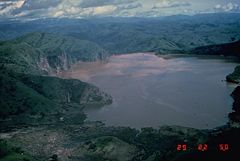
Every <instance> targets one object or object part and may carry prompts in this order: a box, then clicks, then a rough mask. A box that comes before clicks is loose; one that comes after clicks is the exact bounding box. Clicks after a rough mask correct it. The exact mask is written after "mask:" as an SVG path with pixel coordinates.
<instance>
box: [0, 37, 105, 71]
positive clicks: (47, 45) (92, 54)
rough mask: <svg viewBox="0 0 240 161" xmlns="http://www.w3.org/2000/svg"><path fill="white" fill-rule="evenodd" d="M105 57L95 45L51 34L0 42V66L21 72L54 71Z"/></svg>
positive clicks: (102, 51) (101, 50)
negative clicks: (78, 62)
mask: <svg viewBox="0 0 240 161" xmlns="http://www.w3.org/2000/svg"><path fill="white" fill-rule="evenodd" d="M107 55H108V54H107V52H106V51H104V50H103V49H102V48H100V47H99V46H98V45H96V44H95V43H92V42H89V41H84V40H79V39H74V38H71V37H66V36H65V37H64V36H58V35H55V34H45V33H31V34H27V35H25V36H22V37H19V38H17V39H16V40H12V41H5V42H1V43H0V63H3V64H5V65H8V67H10V68H12V69H14V70H18V71H19V72H24V73H39V72H41V73H44V72H45V73H49V72H58V71H61V70H66V69H68V68H69V67H70V66H71V65H72V64H73V63H74V62H76V61H79V60H81V61H94V60H97V59H104V58H106V57H107ZM17 67H18V68H17Z"/></svg>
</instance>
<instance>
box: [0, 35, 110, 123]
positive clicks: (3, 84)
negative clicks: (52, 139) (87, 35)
mask: <svg viewBox="0 0 240 161" xmlns="http://www.w3.org/2000/svg"><path fill="white" fill-rule="evenodd" d="M104 54H106V52H105V51H104V50H103V49H101V48H100V47H98V46H97V45H96V44H94V43H91V42H88V41H82V40H77V39H74V38H70V37H62V36H57V35H54V34H44V33H32V34H28V35H26V36H23V37H20V38H18V39H16V40H11V41H5V42H1V43H0V107H1V108H0V124H1V128H4V127H5V126H8V125H14V124H29V123H30V124H32V123H41V122H44V123H49V122H52V121H56V119H57V120H59V117H60V116H61V115H66V114H67V112H68V111H75V112H76V113H79V114H80V117H79V119H78V120H79V121H80V122H81V121H83V120H84V119H85V116H84V114H83V112H82V109H83V107H85V106H88V105H93V104H94V105H98V106H101V105H104V104H110V103H111V96H109V95H107V94H106V93H104V92H102V91H100V90H99V89H98V88H97V87H95V86H93V85H90V84H88V83H85V82H81V81H79V80H66V79H60V78H56V77H49V76H47V75H48V74H49V73H56V72H59V71H61V70H66V69H68V68H69V67H70V65H71V64H72V63H74V61H78V60H82V61H92V60H95V59H100V58H103V56H106V55H104ZM43 75H45V76H43ZM46 116H47V117H46ZM69 117H70V118H71V117H74V116H73V115H72V116H69Z"/></svg>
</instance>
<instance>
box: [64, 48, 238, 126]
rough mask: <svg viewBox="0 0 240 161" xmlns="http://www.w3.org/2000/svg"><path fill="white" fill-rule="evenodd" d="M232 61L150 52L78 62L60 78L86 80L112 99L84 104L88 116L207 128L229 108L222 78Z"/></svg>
mask: <svg viewBox="0 0 240 161" xmlns="http://www.w3.org/2000/svg"><path fill="white" fill-rule="evenodd" d="M236 65H237V63H236V62H234V61H230V60H226V59H221V58H216V57H210V56H208V58H206V57H187V56H180V57H168V56H161V57H159V56H156V55H154V54H152V53H135V54H124V55H117V56H111V57H110V58H109V59H108V60H107V61H97V62H79V63H77V64H75V65H74V66H73V67H72V68H71V69H70V70H69V71H66V72H64V73H62V77H64V78H76V79H80V80H82V81H86V82H90V83H92V84H94V85H96V86H97V87H99V88H100V89H102V90H103V91H105V92H107V93H109V94H110V95H111V96H112V97H113V104H111V105H108V106H104V107H102V108H86V109H85V112H86V114H87V116H88V120H93V121H95V120H98V121H103V122H104V123H105V124H106V125H114V126H130V127H134V128H142V127H150V126H151V127H159V126H163V125H180V126H186V127H193V128H198V129H207V128H213V127H217V126H221V125H224V124H226V122H227V121H228V113H229V112H231V111H232V102H233V100H232V98H231V97H230V94H231V92H232V91H233V89H234V88H235V85H233V84H229V83H227V82H225V76H226V75H227V74H229V73H231V72H232V71H233V69H234V67H235V66H236Z"/></svg>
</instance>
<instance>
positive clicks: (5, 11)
mask: <svg viewBox="0 0 240 161" xmlns="http://www.w3.org/2000/svg"><path fill="white" fill-rule="evenodd" d="M24 3H25V0H19V1H2V2H1V3H0V6H1V10H0V15H2V16H3V15H10V14H11V12H12V11H14V10H16V9H18V8H21V7H22V6H23V4H24Z"/></svg>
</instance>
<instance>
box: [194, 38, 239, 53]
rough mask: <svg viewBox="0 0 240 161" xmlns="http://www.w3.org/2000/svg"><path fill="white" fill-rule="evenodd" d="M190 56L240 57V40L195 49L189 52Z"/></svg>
mask: <svg viewBox="0 0 240 161" xmlns="http://www.w3.org/2000/svg"><path fill="white" fill-rule="evenodd" d="M190 53H192V54H199V55H224V56H237V57H240V40H239V41H236V42H232V43H226V44H218V45H210V46H202V47H197V48H195V49H194V50H191V51H190Z"/></svg>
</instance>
